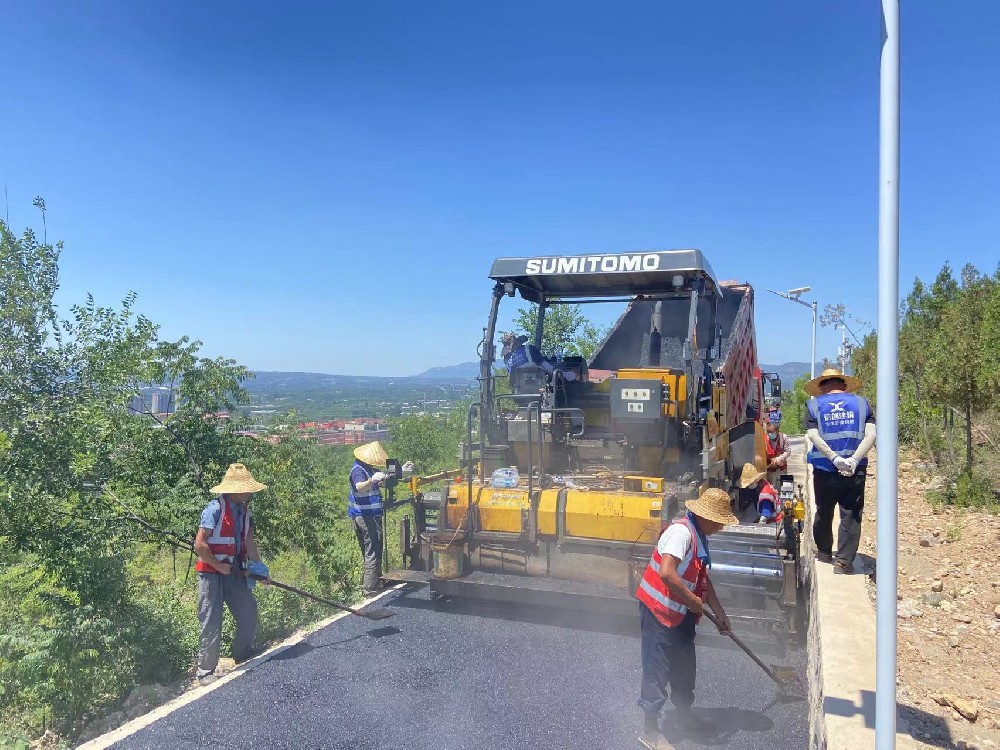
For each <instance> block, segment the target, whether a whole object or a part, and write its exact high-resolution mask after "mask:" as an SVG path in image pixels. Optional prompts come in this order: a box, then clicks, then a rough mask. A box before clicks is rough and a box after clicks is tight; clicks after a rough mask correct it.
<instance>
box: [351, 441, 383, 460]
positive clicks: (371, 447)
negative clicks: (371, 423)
mask: <svg viewBox="0 0 1000 750" xmlns="http://www.w3.org/2000/svg"><path fill="white" fill-rule="evenodd" d="M354 457H355V458H356V459H358V460H359V461H360V462H361V463H363V464H368V465H369V466H385V462H386V461H388V460H389V454H388V453H386V452H385V448H383V447H382V443H380V442H379V441H378V440H376V441H374V442H372V443H365V444H364V445H359V446H358V447H357V448H355V449H354Z"/></svg>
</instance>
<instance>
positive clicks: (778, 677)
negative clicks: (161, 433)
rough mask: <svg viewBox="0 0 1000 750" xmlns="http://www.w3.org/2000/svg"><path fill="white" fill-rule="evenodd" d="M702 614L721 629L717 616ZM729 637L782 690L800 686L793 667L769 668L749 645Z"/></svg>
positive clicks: (705, 612) (736, 638) (707, 612)
mask: <svg viewBox="0 0 1000 750" xmlns="http://www.w3.org/2000/svg"><path fill="white" fill-rule="evenodd" d="M702 614H703V615H705V617H707V618H708V619H709V621H710V622H711V623H712V624H713V625H715V627H719V620H718V618H716V616H715V615H713V614H712V613H711V612H709V611H708V610H707V609H706V610H704V611H703V612H702ZM727 635H728V636H729V637H730V638H731V639H732V641H733V643H735V644H736V645H737V646H739V647H740V649H741V650H742V651H743V653H745V654H746V655H747V656H749V657H750V658H751V659H753V662H754V664H756V665H757V666H758V667H760V668H761V669H763V670H764V673H765V674H766V675H767V676H768V677H770V678H771V679H772V680H774V682H775V683H776V684H777V685H778V686H779V687H781V689H782V690H783V691H784V692H786V693H788V689H789V687H790V686H798V685H799V675H798V673H797V672H796V671H795V670H794V669H792V668H791V667H779V666H775V667H773V668H772V667H769V666H767V665H766V664H765V663H764V662H762V661H761V660H760V658H759V657H758V656H757V654H755V653H754V652H753V651H751V650H750V649H749V648H747V645H746V644H745V643H743V641H741V640H740V639H739V638H738V637H737V636H736V635H735V634H734V633H733V632H732V631H730V632H729V633H727Z"/></svg>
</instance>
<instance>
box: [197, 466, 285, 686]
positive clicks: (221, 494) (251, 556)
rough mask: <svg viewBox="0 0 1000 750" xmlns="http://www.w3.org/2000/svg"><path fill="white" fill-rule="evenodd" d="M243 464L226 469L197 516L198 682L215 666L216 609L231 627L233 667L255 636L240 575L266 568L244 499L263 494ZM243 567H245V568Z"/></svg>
mask: <svg viewBox="0 0 1000 750" xmlns="http://www.w3.org/2000/svg"><path fill="white" fill-rule="evenodd" d="M266 489H267V485H265V484H261V483H260V482H258V481H257V480H256V479H254V478H253V475H252V474H251V473H250V471H249V470H248V469H247V467H246V466H244V465H243V464H231V465H230V467H229V468H228V469H227V470H226V475H225V477H223V479H222V481H221V482H219V483H218V484H217V485H215V486H214V487H212V488H211V490H210V492H212V493H213V494H216V495H218V497H216V498H214V499H213V500H212V501H211V502H210V503H209V504H208V505H207V506H206V507H205V510H204V511H202V514H201V522H200V523H199V524H198V533H197V535H196V536H195V540H194V551H195V552H196V553H197V555H198V562H196V563H195V570H197V571H198V620H199V622H200V623H201V640H200V646H199V649H198V668H197V672H196V673H195V675H196V677H198V678H199V679H202V680H204V679H205V678H207V677H209V676H211V675H212V674H213V673H214V672H215V668H216V667H217V666H218V664H219V649H220V646H221V644H222V608H223V605H225V606H228V607H229V612H230V614H232V616H233V620H234V621H235V622H236V634H235V636H234V637H233V659H234V660H235V661H236V662H237V663H239V662H241V661H246V660H247V659H249V658H251V657H252V656H254V655H255V654H256V653H257V651H256V649H255V648H254V638H255V637H256V633H257V600H256V599H255V598H254V595H253V592H252V591H251V590H250V588H249V586H248V581H247V577H246V572H247V570H249V571H250V572H252V573H254V574H255V575H258V576H260V577H262V578H264V579H266V578H267V575H268V571H267V566H266V565H264V564H263V563H262V562H261V561H260V551H259V550H258V549H257V543H256V542H255V541H254V538H253V527H252V526H251V524H250V508H249V502H250V496H251V495H253V494H254V493H255V492H260V491H262V490H266ZM248 562H249V564H248Z"/></svg>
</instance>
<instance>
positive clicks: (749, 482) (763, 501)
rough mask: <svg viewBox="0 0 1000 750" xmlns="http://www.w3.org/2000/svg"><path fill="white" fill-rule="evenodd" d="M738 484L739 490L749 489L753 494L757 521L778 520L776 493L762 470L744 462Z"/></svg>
mask: <svg viewBox="0 0 1000 750" xmlns="http://www.w3.org/2000/svg"><path fill="white" fill-rule="evenodd" d="M738 484H739V487H740V489H741V490H751V491H752V492H753V494H754V495H755V497H754V503H755V504H756V506H757V523H774V522H776V521H777V520H778V493H777V492H775V491H774V487H773V486H772V485H771V483H770V482H768V481H767V479H766V478H765V473H764V472H763V471H758V470H757V467H756V466H754V465H753V464H744V465H743V472H742V473H741V474H740V481H739V483H738ZM748 502H749V501H748Z"/></svg>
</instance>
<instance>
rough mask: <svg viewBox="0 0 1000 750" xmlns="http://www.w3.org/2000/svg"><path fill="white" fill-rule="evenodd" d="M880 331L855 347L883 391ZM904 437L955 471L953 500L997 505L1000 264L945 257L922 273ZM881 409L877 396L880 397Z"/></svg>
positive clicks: (867, 376)
mask: <svg viewBox="0 0 1000 750" xmlns="http://www.w3.org/2000/svg"><path fill="white" fill-rule="evenodd" d="M877 343H878V342H877V336H876V335H875V334H874V333H873V334H869V335H868V336H867V337H866V338H865V339H864V341H863V342H862V346H860V347H859V348H857V349H856V350H855V351H854V352H853V354H852V364H853V367H854V371H855V373H856V374H857V375H858V376H860V377H861V378H862V380H863V382H864V384H865V391H866V393H867V395H868V396H869V397H870V398H871V399H872V400H873V402H874V400H875V398H876V395H877V394H876V388H875V386H876V378H877V374H878V373H877V368H876V365H877ZM899 398H900V403H899V436H900V440H901V441H902V442H903V443H908V444H910V445H912V446H914V447H916V448H918V449H919V450H920V451H921V452H922V453H923V454H924V455H925V456H926V458H927V459H928V460H930V461H931V462H933V463H934V464H935V465H936V466H938V467H939V468H940V469H942V470H943V471H944V472H945V473H946V474H947V475H948V477H949V481H947V482H946V484H945V489H944V490H943V491H942V492H941V497H942V499H943V500H944V501H946V502H948V503H954V504H956V505H969V506H992V507H995V506H996V505H997V502H998V498H1000V269H998V270H997V271H995V272H994V274H993V275H987V274H984V273H982V272H981V271H979V269H977V268H975V267H974V266H971V265H967V266H965V267H964V268H963V269H962V271H961V273H960V274H959V276H958V278H955V275H954V273H953V271H952V269H951V266H950V265H948V264H946V265H945V266H944V267H943V268H942V269H941V271H940V273H938V275H937V277H936V278H935V279H934V281H933V282H932V283H931V284H926V283H924V282H923V281H921V280H920V279H917V280H916V281H915V282H914V284H913V288H912V290H911V291H910V293H909V295H908V296H907V297H906V300H905V301H904V304H903V306H902V311H901V314H900V330H899ZM875 406H876V409H877V408H878V405H877V403H876V404H875Z"/></svg>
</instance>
